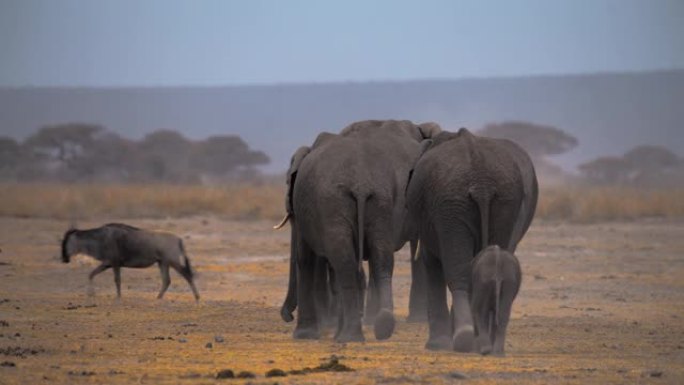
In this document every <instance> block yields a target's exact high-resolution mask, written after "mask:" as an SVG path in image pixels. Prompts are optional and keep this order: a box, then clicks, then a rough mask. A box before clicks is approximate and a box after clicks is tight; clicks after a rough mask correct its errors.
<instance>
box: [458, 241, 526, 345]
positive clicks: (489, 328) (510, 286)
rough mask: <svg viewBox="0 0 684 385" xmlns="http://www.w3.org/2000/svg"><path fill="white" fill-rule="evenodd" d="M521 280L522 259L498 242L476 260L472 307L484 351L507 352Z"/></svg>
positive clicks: (486, 249)
mask: <svg viewBox="0 0 684 385" xmlns="http://www.w3.org/2000/svg"><path fill="white" fill-rule="evenodd" d="M521 279H522V272H521V269H520V262H518V258H516V257H515V255H513V254H511V253H510V252H508V251H506V250H502V249H501V248H500V247H499V246H497V245H492V246H487V247H486V248H485V249H484V250H482V251H481V252H480V253H479V254H478V255H477V256H476V257H475V259H474V260H473V271H472V288H471V294H470V308H471V310H472V312H473V323H474V326H475V342H476V348H477V349H478V350H479V352H480V353H481V354H483V355H487V354H490V353H493V354H495V355H501V356H503V355H504V343H505V340H506V329H507V327H508V320H509V319H510V316H511V307H512V305H513V301H514V300H515V297H516V296H517V295H518V290H520V281H521ZM492 345H493V348H492Z"/></svg>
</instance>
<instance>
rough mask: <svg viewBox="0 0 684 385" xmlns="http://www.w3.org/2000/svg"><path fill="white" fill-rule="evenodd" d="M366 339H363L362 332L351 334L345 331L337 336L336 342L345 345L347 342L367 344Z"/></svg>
mask: <svg viewBox="0 0 684 385" xmlns="http://www.w3.org/2000/svg"><path fill="white" fill-rule="evenodd" d="M365 341H366V339H365V338H364V337H363V332H362V331H361V330H358V331H354V332H349V331H343V332H341V333H339V334H338V335H337V336H335V342H339V343H345V342H365Z"/></svg>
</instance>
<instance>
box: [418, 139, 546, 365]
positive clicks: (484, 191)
mask: <svg viewBox="0 0 684 385" xmlns="http://www.w3.org/2000/svg"><path fill="white" fill-rule="evenodd" d="M406 195H407V204H408V209H409V219H408V220H407V223H409V224H413V225H414V226H415V227H414V228H413V229H412V231H413V232H416V233H417V234H418V237H419V238H420V251H419V255H420V259H421V260H422V261H423V263H424V264H425V269H426V273H427V277H428V288H427V292H428V301H427V302H428V324H429V337H428V341H427V343H426V345H425V347H426V348H427V349H433V350H455V351H459V352H470V351H472V350H473V347H474V338H475V335H474V333H475V331H474V327H473V319H472V314H471V309H470V306H469V299H468V298H469V290H470V283H471V275H470V273H471V262H472V260H473V258H474V256H475V255H477V253H478V252H480V251H481V250H482V249H483V248H485V247H486V246H488V245H498V246H500V247H501V248H502V249H504V250H507V251H509V252H511V253H514V252H515V249H516V247H517V244H518V242H519V241H520V240H521V239H522V237H523V235H524V234H525V232H526V231H527V229H528V227H529V226H530V223H531V222H532V218H533V217H534V212H535V209H536V205H537V197H538V185H537V177H536V174H535V171H534V165H533V164H532V161H531V159H530V157H529V156H528V155H527V153H526V152H525V151H524V150H523V149H522V148H520V147H519V146H518V145H517V144H515V143H513V142H512V141H509V140H506V139H493V138H486V137H479V136H476V135H474V134H472V133H471V132H470V131H468V130H467V129H465V128H461V129H460V130H459V131H458V132H457V133H453V132H446V131H442V132H441V133H440V134H439V135H437V136H436V137H435V138H434V139H432V140H431V141H425V142H424V145H423V146H422V149H421V156H420V158H419V159H418V161H417V162H416V164H415V165H414V167H413V169H412V170H411V172H410V178H409V183H408V186H407V189H406ZM445 288H448V290H449V292H450V293H451V299H452V307H451V315H450V313H449V310H448V306H447V297H446V290H445Z"/></svg>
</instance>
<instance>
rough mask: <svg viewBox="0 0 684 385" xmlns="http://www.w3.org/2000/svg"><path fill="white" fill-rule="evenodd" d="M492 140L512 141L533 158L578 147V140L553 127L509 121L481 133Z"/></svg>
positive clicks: (494, 125)
mask: <svg viewBox="0 0 684 385" xmlns="http://www.w3.org/2000/svg"><path fill="white" fill-rule="evenodd" d="M479 133H480V134H481V135H484V136H489V137H492V138H505V139H510V140H512V141H514V142H516V143H517V144H519V145H520V146H521V147H522V148H524V149H525V150H526V151H527V152H528V153H529V154H530V156H532V157H533V158H538V157H544V156H551V155H559V154H563V153H565V152H568V151H570V150H572V149H573V148H575V147H576V146H577V143H578V141H577V139H576V138H575V137H573V136H571V135H569V134H567V133H566V132H564V131H562V130H560V129H558V128H556V127H552V126H545V125H540V124H534V123H527V122H517V121H509V122H503V123H498V124H489V125H487V126H485V127H484V128H483V129H482V130H480V132H479Z"/></svg>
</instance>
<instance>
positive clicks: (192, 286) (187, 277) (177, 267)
mask: <svg viewBox="0 0 684 385" xmlns="http://www.w3.org/2000/svg"><path fill="white" fill-rule="evenodd" d="M167 263H168V264H169V265H171V267H173V269H174V270H176V271H177V272H178V274H180V275H181V277H183V278H185V280H186V281H187V282H188V285H190V289H192V294H194V295H195V301H199V298H200V296H199V293H198V292H197V288H196V287H195V283H194V282H193V280H192V273H191V272H190V270H188V269H187V268H185V267H183V266H181V265H180V264H179V263H178V262H175V261H167Z"/></svg>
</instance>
